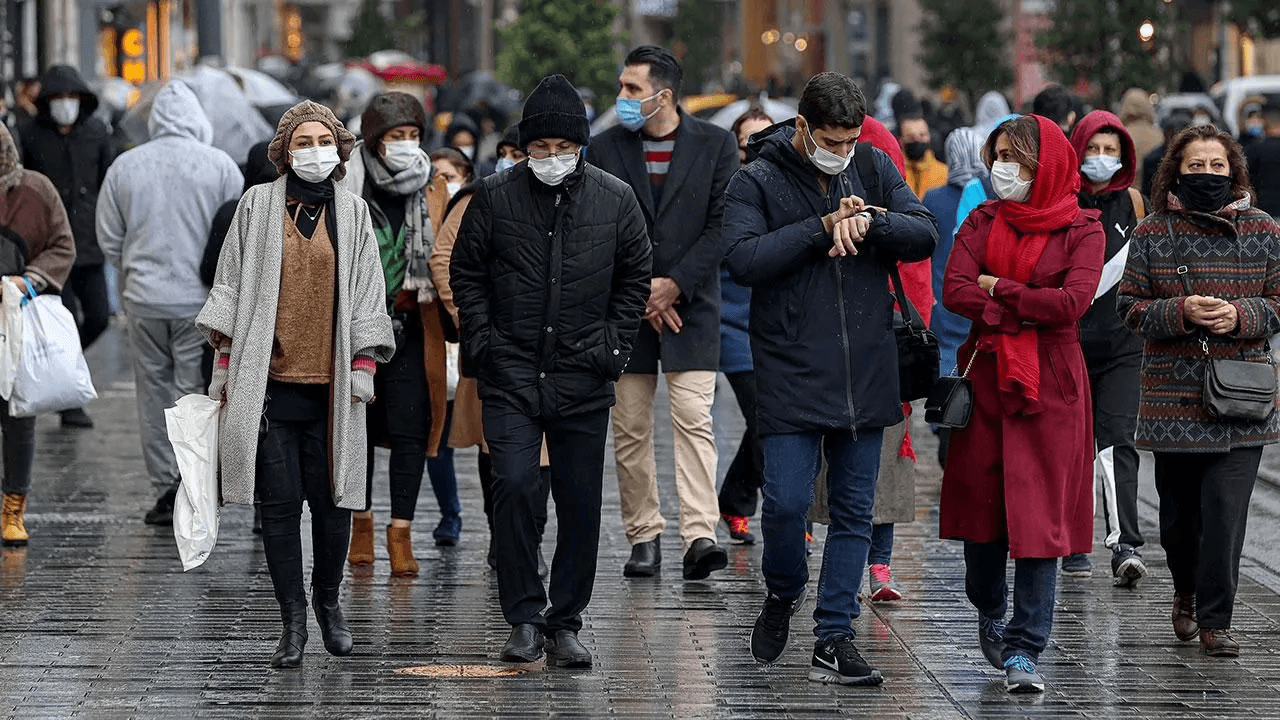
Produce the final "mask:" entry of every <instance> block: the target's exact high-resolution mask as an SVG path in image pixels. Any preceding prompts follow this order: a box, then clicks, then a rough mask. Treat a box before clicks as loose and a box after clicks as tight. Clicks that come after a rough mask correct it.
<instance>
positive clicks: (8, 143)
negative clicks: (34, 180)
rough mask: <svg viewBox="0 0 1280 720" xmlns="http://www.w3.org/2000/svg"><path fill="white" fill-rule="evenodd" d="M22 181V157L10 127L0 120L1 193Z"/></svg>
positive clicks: (6, 191) (6, 192) (5, 192)
mask: <svg viewBox="0 0 1280 720" xmlns="http://www.w3.org/2000/svg"><path fill="white" fill-rule="evenodd" d="M21 182H22V157H21V156H20V155H19V154H18V146H17V145H16V144H15V143H14V142H13V135H11V134H10V133H9V128H7V127H5V124H4V123H2V122H0V194H8V192H9V191H10V190H12V189H14V188H15V187H17V186H18V184H19V183H21Z"/></svg>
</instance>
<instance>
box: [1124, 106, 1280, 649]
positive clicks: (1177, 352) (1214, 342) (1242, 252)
mask: <svg viewBox="0 0 1280 720" xmlns="http://www.w3.org/2000/svg"><path fill="white" fill-rule="evenodd" d="M1252 195H1253V189H1252V188H1251V187H1250V185H1249V174H1248V168H1247V167H1246V164H1245V159H1244V155H1243V152H1242V151H1241V149H1240V146H1239V145H1238V144H1236V142H1235V140H1234V139H1232V138H1231V136H1230V135H1228V134H1226V133H1224V132H1222V131H1220V130H1218V129H1216V128H1214V127H1213V126H1210V125H1197V126H1193V127H1191V128H1188V129H1187V130H1185V131H1183V132H1182V134H1181V135H1179V136H1178V137H1177V138H1176V139H1175V140H1174V141H1173V143H1172V144H1171V146H1170V148H1169V152H1168V153H1167V154H1166V155H1165V158H1164V161H1163V162H1162V164H1161V166H1160V169H1159V170H1158V171H1157V174H1156V179H1155V183H1154V185H1153V186H1152V193H1151V205H1152V209H1153V210H1154V213H1153V214H1152V215H1150V216H1148V217H1147V218H1146V219H1145V220H1144V221H1143V222H1142V223H1141V224H1140V225H1138V227H1137V229H1136V230H1135V231H1134V234H1133V240H1132V243H1131V245H1130V247H1129V262H1128V265H1127V267H1126V269H1125V274H1124V279H1123V280H1122V281H1121V284H1120V290H1119V297H1118V299H1117V303H1116V306H1117V310H1118V312H1119V313H1120V315H1121V317H1123V318H1124V321H1125V324H1126V325H1127V326H1128V327H1129V329H1131V330H1132V331H1134V332H1135V333H1137V334H1138V335H1139V336H1141V337H1142V338H1143V339H1144V340H1145V346H1144V348H1143V358H1142V378H1141V392H1142V400H1141V405H1140V406H1139V409H1138V432H1137V446H1138V447H1139V448H1141V449H1146V450H1151V451H1153V452H1154V453H1155V461H1156V462H1155V477H1156V490H1157V491H1158V492H1159V495H1160V544H1161V545H1163V546H1164V549H1165V552H1166V554H1167V555H1168V564H1169V574H1170V575H1172V576H1173V586H1174V593H1175V596H1174V602H1173V614H1172V617H1173V630H1174V634H1175V635H1177V637H1178V639H1179V640H1191V639H1192V638H1194V637H1196V636H1197V634H1198V635H1199V637H1200V649H1201V651H1202V652H1204V653H1205V654H1207V655H1212V656H1217V657H1235V656H1237V655H1239V653H1240V645H1239V643H1238V642H1237V641H1236V640H1235V638H1233V637H1232V634H1231V630H1230V628H1231V611H1232V606H1233V604H1234V602H1235V594H1236V585H1237V583H1238V580H1239V574H1240V552H1241V548H1242V547H1243V544H1244V534H1245V523H1246V520H1247V518H1248V514H1249V497H1250V495H1251V494H1252V492H1253V484H1254V478H1255V477H1256V476H1257V473H1258V464H1259V463H1260V461H1261V459H1262V448H1263V446H1264V445H1268V444H1270V443H1274V442H1276V440H1277V439H1278V438H1280V414H1277V413H1275V412H1274V411H1273V412H1272V413H1271V415H1270V416H1269V417H1268V418H1266V419H1265V420H1259V421H1250V420H1233V419H1226V418H1218V417H1215V416H1214V415H1213V414H1211V412H1210V411H1209V409H1208V408H1207V407H1206V406H1205V402H1204V397H1203V388H1204V377H1205V370H1206V367H1207V365H1208V362H1207V360H1208V358H1234V359H1243V360H1248V361H1252V362H1258V363H1267V362H1270V361H1271V358H1270V353H1269V349H1270V348H1269V346H1268V344H1267V338H1269V337H1270V336H1272V335H1275V334H1276V333H1278V332H1280V226H1277V225H1276V222H1275V221H1274V220H1272V219H1271V216H1269V215H1267V214H1266V213H1264V212H1262V211H1261V210H1258V209H1256V208H1254V207H1253V206H1252V204H1251V200H1252ZM1183 266H1185V268H1183ZM1180 270H1182V272H1181V273H1180ZM1184 281H1189V283H1190V284H1189V286H1186V285H1184ZM1188 288H1189V289H1188ZM1206 351H1207V355H1206Z"/></svg>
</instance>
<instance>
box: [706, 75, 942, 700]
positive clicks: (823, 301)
mask: <svg viewBox="0 0 1280 720" xmlns="http://www.w3.org/2000/svg"><path fill="white" fill-rule="evenodd" d="M799 113H800V114H799V115H798V116H797V117H796V119H795V121H794V122H790V121H789V122H788V123H783V124H780V125H776V126H774V127H772V128H769V129H766V130H761V131H760V132H758V133H756V135H755V136H753V139H752V142H751V145H752V146H753V147H754V148H755V149H756V150H757V151H758V152H759V157H758V158H757V159H756V160H755V161H753V162H752V163H751V164H749V165H747V166H746V167H744V168H742V169H741V170H739V171H738V173H737V174H736V175H734V176H733V180H731V181H730V182H729V190H728V193H727V194H726V196H725V209H724V240H725V243H726V247H727V249H728V253H727V256H726V261H727V263H728V266H729V273H730V274H731V275H733V278H734V280H736V281H737V282H739V283H741V284H743V285H747V286H749V287H750V288H751V356H752V358H753V359H754V361H755V368H756V375H757V377H759V378H761V382H760V384H759V393H758V396H759V397H758V402H757V416H758V420H757V423H758V427H759V431H760V442H761V445H762V447H763V448H764V474H765V483H764V506H763V510H762V514H761V522H760V526H761V530H762V531H763V534H764V556H763V561H762V563H761V566H762V569H763V571H764V576H765V584H766V585H767V587H768V591H769V593H768V596H767V597H766V599H765V603H764V609H763V610H762V611H761V613H760V616H759V618H758V619H757V620H756V625H755V629H754V631H753V632H752V635H751V651H752V655H753V656H754V657H755V658H756V660H758V661H759V662H762V663H772V662H774V661H775V660H777V659H778V657H779V656H780V655H781V654H782V651H783V649H785V647H786V643H787V637H788V633H789V630H790V619H791V616H792V615H793V614H794V613H795V612H796V611H797V610H798V609H799V607H800V605H801V604H803V602H804V597H805V588H806V585H807V583H808V580H809V572H808V564H807V563H806V562H805V540H804V534H805V517H806V512H807V510H808V507H809V503H810V501H811V500H812V498H813V492H814V481H815V479H816V478H817V475H818V469H819V465H820V461H821V458H822V455H823V453H824V452H825V455H826V458H827V462H828V464H829V469H828V471H827V483H828V493H829V501H830V507H831V526H830V529H829V530H828V532H827V548H826V552H825V553H824V555H823V561H822V575H821V577H820V579H819V581H818V602H817V610H816V611H815V612H814V614H813V616H814V620H816V621H817V627H816V628H815V629H814V634H815V635H816V636H817V638H818V642H817V644H816V645H815V646H814V651H813V662H812V666H811V668H810V671H809V679H811V680H815V681H818V682H836V683H841V684H847V685H872V684H878V683H879V682H881V680H882V677H881V675H880V671H878V670H875V669H873V668H871V667H870V666H869V665H868V664H867V663H866V661H864V660H863V659H862V657H861V656H860V655H859V654H858V651H857V649H856V648H854V646H853V642H852V640H853V626H852V625H853V619H854V618H856V617H857V616H858V613H859V608H858V600H857V595H858V585H859V583H860V581H861V579H862V574H863V571H864V565H865V564H866V561H867V550H868V547H869V546H870V543H871V515H872V506H873V504H874V502H875V488H876V475H877V473H878V471H879V467H880V444H881V441H882V435H883V431H884V428H886V427H889V426H891V425H896V424H897V423H900V422H902V403H901V400H900V399H899V393H898V354H897V345H896V342H895V339H894V333H893V296H892V295H891V294H890V292H889V268H890V267H891V266H892V264H893V263H895V262H897V261H899V260H904V261H908V262H910V261H916V260H923V259H925V258H927V257H929V256H930V254H931V253H932V252H933V246H934V244H935V243H936V242H937V239H938V231H937V228H936V226H935V223H934V218H933V215H931V214H930V213H929V211H928V210H926V209H925V207H924V205H922V204H921V203H920V200H919V199H917V198H916V195H915V193H913V192H912V191H911V188H910V187H908V186H907V183H906V181H904V180H903V179H902V175H900V174H899V173H898V170H897V168H896V167H894V165H893V162H892V161H890V160H889V156H887V155H885V154H884V153H883V152H881V151H879V150H874V151H873V152H874V158H873V160H874V163H875V172H874V173H868V176H870V175H872V174H874V175H875V176H876V177H877V178H878V179H872V178H871V177H866V178H863V177H861V174H860V173H859V172H858V171H857V169H856V168H855V167H854V166H853V164H852V163H851V159H852V158H853V155H854V153H853V147H854V144H855V143H856V142H857V141H858V136H859V135H861V131H862V125H863V122H864V120H865V119H866V100H865V99H864V98H863V95H862V92H861V91H860V90H859V89H858V86H857V85H855V84H854V82H853V81H852V80H850V79H849V78H847V77H845V76H844V75H841V74H839V73H832V72H827V73H819V74H818V75H815V76H814V77H813V78H812V79H810V80H809V82H808V84H807V85H805V89H804V93H803V95H802V96H801V98H800V107H799ZM864 183H865V184H864ZM873 183H874V184H875V185H878V191H877V190H876V188H875V187H874V186H872V184H873ZM866 198H879V200H880V202H882V203H883V204H884V206H885V207H883V208H878V209H877V208H875V207H872V206H871V205H870V204H869V203H864V199H866Z"/></svg>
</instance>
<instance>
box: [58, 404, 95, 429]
mask: <svg viewBox="0 0 1280 720" xmlns="http://www.w3.org/2000/svg"><path fill="white" fill-rule="evenodd" d="M58 414H59V415H61V416H62V427H64V428H92V427H93V418H91V417H89V413H87V412H85V411H84V408H73V409H71V410H63V411H62V412H60V413H58Z"/></svg>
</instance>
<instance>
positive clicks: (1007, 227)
mask: <svg viewBox="0 0 1280 720" xmlns="http://www.w3.org/2000/svg"><path fill="white" fill-rule="evenodd" d="M1026 117H1029V118H1033V119H1035V121H1036V123H1037V124H1038V125H1039V127H1040V155H1039V158H1038V160H1039V164H1040V167H1039V168H1037V169H1036V176H1035V179H1034V180H1033V181H1032V184H1031V197H1030V198H1029V199H1028V200H1027V202H1013V201H1011V200H998V201H996V218H995V222H994V223H993V224H992V226H991V232H990V234H989V235H988V236H987V257H986V261H987V267H988V268H989V269H990V271H991V274H992V275H995V276H996V277H999V278H1007V279H1009V280H1013V281H1015V282H1019V283H1025V282H1027V281H1029V280H1030V279H1031V273H1032V271H1033V270H1035V267H1036V264H1037V263H1039V262H1040V256H1041V255H1043V254H1044V248H1045V246H1046V245H1047V244H1048V243H1049V233H1051V232H1052V231H1054V230H1058V229H1060V228H1064V227H1067V226H1068V225H1071V224H1072V223H1073V222H1075V220H1076V217H1077V216H1079V214H1080V205H1079V203H1078V201H1077V199H1076V193H1078V192H1079V191H1080V168H1079V162H1078V161H1077V160H1076V152H1075V150H1073V149H1071V143H1070V142H1068V141H1067V136H1066V135H1063V134H1062V129H1061V128H1060V127H1058V124H1057V123H1055V122H1053V121H1052V120H1049V119H1048V118H1043V117H1040V116H1039V115H1027V116H1026ZM996 370H997V373H998V376H999V383H1000V394H1001V395H1002V396H1005V398H1006V400H1008V401H1010V402H1009V404H1007V405H1006V407H1013V408H1016V409H1019V410H1022V411H1024V412H1027V411H1032V412H1034V411H1035V410H1036V409H1037V406H1038V405H1039V401H1040V338H1039V333H1037V332H1036V330H1035V327H1034V326H1032V325H1024V326H1023V329H1022V331H1021V332H1019V333H1018V334H1016V335H997V336H996Z"/></svg>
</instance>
